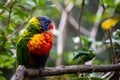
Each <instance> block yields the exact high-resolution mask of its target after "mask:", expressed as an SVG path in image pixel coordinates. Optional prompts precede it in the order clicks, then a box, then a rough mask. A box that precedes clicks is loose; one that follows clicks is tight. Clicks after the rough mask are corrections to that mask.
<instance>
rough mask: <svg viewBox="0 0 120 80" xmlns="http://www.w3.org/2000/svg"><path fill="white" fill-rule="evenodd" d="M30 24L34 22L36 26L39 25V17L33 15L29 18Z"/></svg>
mask: <svg viewBox="0 0 120 80" xmlns="http://www.w3.org/2000/svg"><path fill="white" fill-rule="evenodd" d="M29 24H33V25H35V26H39V25H40V22H39V21H38V19H37V18H36V17H33V18H31V19H30V20H29Z"/></svg>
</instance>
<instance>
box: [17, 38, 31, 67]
mask: <svg viewBox="0 0 120 80" xmlns="http://www.w3.org/2000/svg"><path fill="white" fill-rule="evenodd" d="M29 39H30V38H29V37H26V36H24V37H21V38H20V39H19V41H18V43H17V63H18V65H26V66H27V64H28V58H29V52H28V47H27V43H28V40H29Z"/></svg>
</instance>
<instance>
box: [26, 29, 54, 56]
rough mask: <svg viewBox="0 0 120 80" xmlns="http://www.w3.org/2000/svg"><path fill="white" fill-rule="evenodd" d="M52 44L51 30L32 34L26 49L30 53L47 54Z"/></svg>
mask: <svg viewBox="0 0 120 80" xmlns="http://www.w3.org/2000/svg"><path fill="white" fill-rule="evenodd" d="M52 44H53V35H52V33H51V32H48V31H47V32H43V33H39V34H35V35H33V37H31V39H30V40H29V41H28V44H27V46H28V50H29V53H30V54H36V55H45V54H49V52H50V50H51V48H52Z"/></svg>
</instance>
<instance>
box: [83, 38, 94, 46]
mask: <svg viewBox="0 0 120 80" xmlns="http://www.w3.org/2000/svg"><path fill="white" fill-rule="evenodd" d="M81 39H82V42H83V45H84V47H90V46H91V44H92V41H91V40H90V39H89V38H87V37H86V36H81Z"/></svg>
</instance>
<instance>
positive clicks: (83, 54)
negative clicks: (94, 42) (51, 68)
mask: <svg viewBox="0 0 120 80" xmlns="http://www.w3.org/2000/svg"><path fill="white" fill-rule="evenodd" d="M94 57H95V53H94V50H93V49H91V48H86V47H84V48H81V49H79V50H77V51H75V52H74V58H73V60H75V59H77V60H78V63H85V62H86V61H89V60H91V59H92V58H94Z"/></svg>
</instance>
